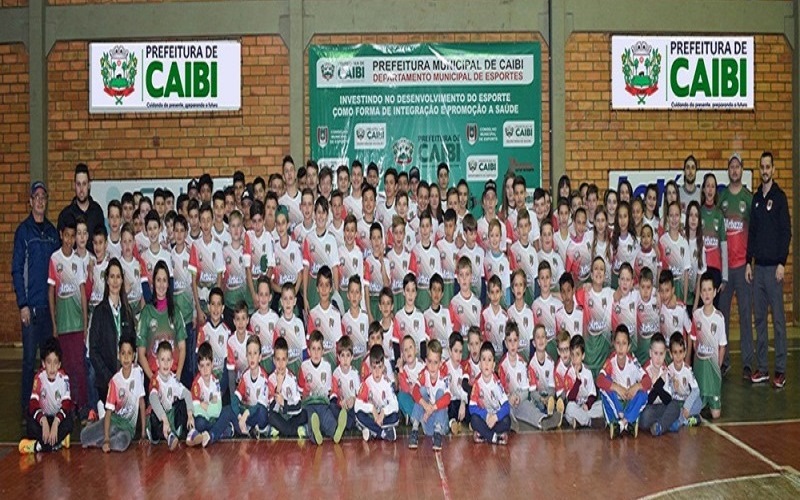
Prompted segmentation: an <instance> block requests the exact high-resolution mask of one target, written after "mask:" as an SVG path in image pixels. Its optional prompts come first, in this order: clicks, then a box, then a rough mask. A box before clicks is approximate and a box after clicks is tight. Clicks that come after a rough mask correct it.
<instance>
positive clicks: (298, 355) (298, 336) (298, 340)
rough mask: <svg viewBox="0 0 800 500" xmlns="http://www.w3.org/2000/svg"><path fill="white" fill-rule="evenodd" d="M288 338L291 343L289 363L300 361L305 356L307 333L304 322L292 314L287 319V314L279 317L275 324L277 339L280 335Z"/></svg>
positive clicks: (287, 340)
mask: <svg viewBox="0 0 800 500" xmlns="http://www.w3.org/2000/svg"><path fill="white" fill-rule="evenodd" d="M279 336H280V337H283V338H285V339H286V343H287V344H289V363H293V362H295V361H300V360H301V359H302V358H303V350H305V348H306V335H305V332H304V331H303V322H302V321H300V318H298V317H296V316H292V318H291V319H288V320H287V319H286V317H285V316H281V317H280V318H278V322H277V323H276V324H275V335H274V336H273V337H274V338H275V339H277V338H278V337H279Z"/></svg>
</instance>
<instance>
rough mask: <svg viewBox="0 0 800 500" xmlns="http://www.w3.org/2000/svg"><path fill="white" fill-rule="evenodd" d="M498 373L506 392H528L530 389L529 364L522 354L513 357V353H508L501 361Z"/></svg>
mask: <svg viewBox="0 0 800 500" xmlns="http://www.w3.org/2000/svg"><path fill="white" fill-rule="evenodd" d="M497 375H498V377H499V378H500V383H501V384H503V388H505V390H506V393H508V394H511V393H513V392H527V391H528V390H529V389H530V385H531V383H530V378H529V377H528V365H527V364H526V363H525V359H523V358H522V356H520V355H517V356H516V358H515V359H513V360H512V359H511V354H510V353H506V354H505V356H503V359H502V360H501V361H500V367H499V368H498V370H497Z"/></svg>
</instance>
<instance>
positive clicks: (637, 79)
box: [622, 41, 661, 104]
mask: <svg viewBox="0 0 800 500" xmlns="http://www.w3.org/2000/svg"><path fill="white" fill-rule="evenodd" d="M622 74H623V75H624V76H625V91H626V92H628V93H629V94H630V95H632V96H634V97H636V98H637V104H644V103H645V101H646V100H647V98H648V97H650V96H651V95H653V94H655V93H656V92H657V91H658V76H659V75H660V74H661V54H660V53H659V52H658V49H657V48H653V47H651V46H650V44H649V43H647V42H645V41H639V42H636V43H634V44H633V45H632V46H631V47H629V48H627V49H625V51H624V52H623V53H622Z"/></svg>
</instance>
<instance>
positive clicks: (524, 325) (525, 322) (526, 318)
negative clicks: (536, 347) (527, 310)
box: [522, 316, 528, 328]
mask: <svg viewBox="0 0 800 500" xmlns="http://www.w3.org/2000/svg"><path fill="white" fill-rule="evenodd" d="M522 326H523V327H525V328H528V317H527V316H526V317H524V318H522Z"/></svg>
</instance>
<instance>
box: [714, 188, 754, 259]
mask: <svg viewBox="0 0 800 500" xmlns="http://www.w3.org/2000/svg"><path fill="white" fill-rule="evenodd" d="M752 204H753V193H751V192H750V191H748V189H747V188H746V187H744V186H742V189H740V190H739V192H738V193H736V194H732V193H731V192H730V190H728V189H725V190H724V191H722V193H721V194H720V196H719V209H720V210H721V211H722V215H723V216H724V217H725V231H726V233H727V237H728V262H729V266H730V267H731V268H734V269H735V268H737V267H741V266H743V265H745V264H746V262H745V261H746V260H747V233H748V231H749V229H750V206H751V205H752Z"/></svg>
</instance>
